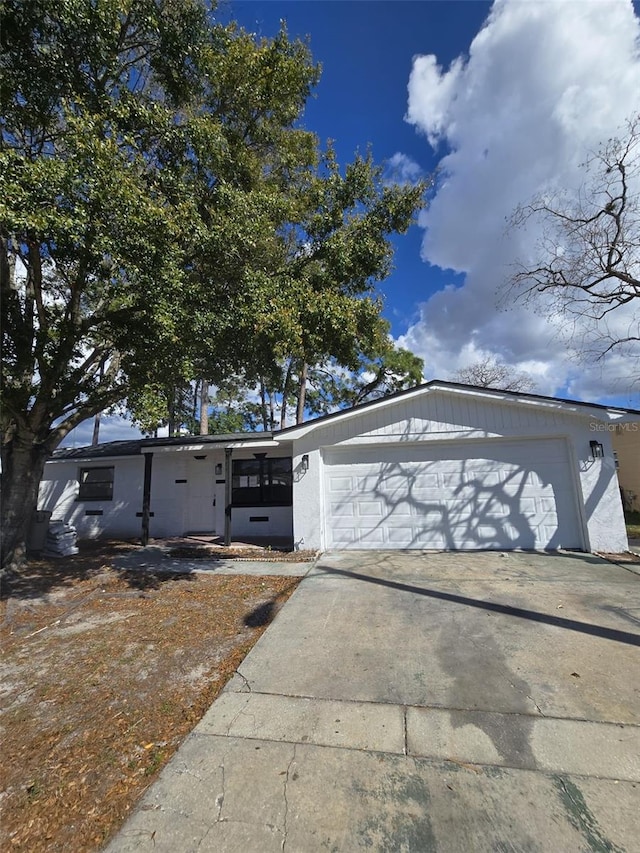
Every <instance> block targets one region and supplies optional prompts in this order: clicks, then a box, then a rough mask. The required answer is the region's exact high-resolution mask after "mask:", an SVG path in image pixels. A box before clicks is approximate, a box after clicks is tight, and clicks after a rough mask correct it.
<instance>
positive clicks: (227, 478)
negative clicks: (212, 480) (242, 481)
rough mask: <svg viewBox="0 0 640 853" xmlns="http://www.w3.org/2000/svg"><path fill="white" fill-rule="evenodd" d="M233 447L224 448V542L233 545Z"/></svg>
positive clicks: (227, 545) (226, 544)
mask: <svg viewBox="0 0 640 853" xmlns="http://www.w3.org/2000/svg"><path fill="white" fill-rule="evenodd" d="M232 453H233V449H232V448H231V447H225V449H224V544H225V546H226V547H229V545H231V495H232V490H231V487H232V483H231V454H232Z"/></svg>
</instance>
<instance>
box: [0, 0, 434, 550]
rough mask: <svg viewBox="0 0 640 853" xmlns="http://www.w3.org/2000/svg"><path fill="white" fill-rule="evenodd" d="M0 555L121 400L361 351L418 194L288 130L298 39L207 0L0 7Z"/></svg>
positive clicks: (370, 342) (302, 88) (51, 0)
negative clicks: (87, 434) (239, 24)
mask: <svg viewBox="0 0 640 853" xmlns="http://www.w3.org/2000/svg"><path fill="white" fill-rule="evenodd" d="M0 14H1V16H2V20H1V21H0V33H1V38H2V72H3V74H2V82H1V88H0V101H1V114H2V124H1V139H0V171H1V173H2V175H3V178H4V186H3V194H2V197H1V198H0V278H1V281H0V283H1V287H2V321H3V387H2V496H3V501H2V559H3V564H5V563H6V561H8V560H11V559H14V558H16V559H17V558H19V557H20V556H21V554H22V553H23V550H24V548H23V545H24V539H25V534H26V531H27V528H28V524H29V520H30V516H31V512H32V510H33V509H34V508H35V506H36V501H37V494H38V486H39V482H40V479H41V476H42V471H43V466H44V463H45V461H46V459H47V458H48V457H49V456H50V454H51V453H52V452H53V450H54V449H55V447H56V446H57V445H58V444H59V443H60V442H61V441H62V440H63V438H64V437H65V436H66V435H67V434H68V433H69V431H70V430H71V429H73V428H74V427H75V426H77V425H78V424H79V423H80V422H82V421H83V420H85V419H87V418H90V417H92V416H94V415H95V414H96V413H97V412H99V411H102V410H104V409H105V408H108V407H109V406H111V405H113V404H115V403H117V402H120V401H122V400H124V399H125V398H128V399H129V400H131V401H137V400H146V401H148V400H150V399H153V398H154V390H155V389H172V388H179V387H181V386H184V383H185V382H189V381H191V380H193V379H195V378H199V377H200V378H201V377H203V376H205V377H209V378H214V377H219V376H225V375H227V374H230V373H237V372H244V373H249V374H251V373H252V374H253V375H255V376H258V375H259V372H260V370H263V369H264V365H265V364H267V365H274V364H276V363H278V361H279V360H281V359H283V358H285V357H289V358H291V357H294V356H295V357H296V358H297V359H301V360H308V361H309V362H310V363H314V360H317V359H318V358H325V357H334V358H336V359H338V360H339V361H340V363H345V364H348V363H354V362H355V361H356V360H357V358H358V357H359V355H360V354H361V353H362V352H366V351H367V349H372V348H375V342H376V341H378V340H379V337H380V334H381V328H382V327H381V324H380V316H379V315H380V304H379V302H378V300H377V298H376V296H375V293H374V290H373V286H374V283H375V282H376V281H378V280H380V278H381V277H383V275H384V274H385V271H386V270H387V269H388V265H389V263H390V257H391V249H390V245H389V242H388V239H387V238H388V236H389V235H390V234H391V233H393V232H395V231H402V230H404V229H405V228H406V227H408V224H409V223H410V221H411V218H412V216H413V213H414V212H415V210H416V208H417V207H418V206H419V205H420V204H421V199H422V194H423V187H414V188H405V189H402V188H386V187H383V186H382V185H381V182H380V179H379V171H378V170H376V169H375V167H374V166H373V164H372V163H371V160H370V158H362V157H359V158H356V160H355V161H354V163H353V164H352V165H351V166H349V167H348V168H347V169H346V171H344V172H342V171H341V170H340V169H339V168H338V166H337V164H336V163H335V162H334V160H333V157H332V155H331V152H329V153H328V154H325V155H324V156H321V155H320V154H319V148H318V140H317V139H316V137H315V136H314V135H313V134H310V133H308V132H306V131H304V130H302V129H300V127H299V125H298V119H299V117H300V115H301V111H302V108H303V106H304V104H305V101H306V98H307V97H308V95H309V92H310V90H311V88H312V86H313V85H314V84H315V82H316V81H317V79H318V69H317V68H316V67H315V66H314V65H313V63H312V60H311V56H310V54H309V51H308V49H307V47H306V46H305V45H304V44H302V43H300V42H291V41H290V40H289V39H288V37H287V35H286V31H284V30H283V31H282V32H281V33H280V34H279V36H278V37H276V38H275V39H273V40H256V39H255V37H253V36H251V35H249V34H247V33H245V32H243V31H242V30H239V29H237V28H236V27H235V26H233V25H230V26H227V27H223V26H220V25H218V24H216V23H215V20H214V18H213V8H212V5H211V4H210V3H207V2H205V0H63V1H62V2H60V0H30V2H27V3H25V2H22V1H21V0H2V1H1V2H0Z"/></svg>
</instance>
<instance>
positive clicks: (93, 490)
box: [77, 466, 114, 501]
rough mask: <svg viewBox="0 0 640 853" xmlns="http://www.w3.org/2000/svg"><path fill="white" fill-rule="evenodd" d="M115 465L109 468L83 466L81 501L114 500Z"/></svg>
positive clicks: (80, 479) (81, 472)
mask: <svg viewBox="0 0 640 853" xmlns="http://www.w3.org/2000/svg"><path fill="white" fill-rule="evenodd" d="M113 471H114V469H113V466H111V467H109V468H81V469H80V476H79V477H78V480H79V481H80V489H79V490H78V498H77V499H78V500H79V501H112V500H113Z"/></svg>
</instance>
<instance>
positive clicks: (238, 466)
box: [231, 457, 293, 506]
mask: <svg viewBox="0 0 640 853" xmlns="http://www.w3.org/2000/svg"><path fill="white" fill-rule="evenodd" d="M292 482H293V474H292V464H291V458H287V457H282V458H272V459H265V458H260V459H234V460H233V461H232V482H231V489H232V491H231V502H232V504H233V506H291V504H292V502H293V498H292V495H293V488H292Z"/></svg>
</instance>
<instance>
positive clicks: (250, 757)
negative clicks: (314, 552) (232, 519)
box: [108, 552, 640, 853]
mask: <svg viewBox="0 0 640 853" xmlns="http://www.w3.org/2000/svg"><path fill="white" fill-rule="evenodd" d="M639 588H640V578H639V577H638V576H637V575H635V574H633V573H632V572H630V571H628V570H626V569H625V568H623V567H620V566H616V565H612V564H609V563H607V562H605V561H603V560H600V559H599V558H597V557H593V556H589V555H577V554H564V555H554V556H549V555H542V554H528V553H511V554H499V553H478V554H455V553H445V554H417V553H389V552H385V553H372V552H367V553H364V552H358V553H356V552H352V553H340V554H337V553H336V554H327V555H324V556H323V557H322V558H321V560H320V561H319V562H318V563H317V565H316V566H315V567H314V569H313V570H312V571H311V572H310V573H309V575H308V576H307V577H306V578H305V579H304V580H303V581H302V583H301V584H300V586H299V588H298V589H297V591H296V592H295V593H294V595H293V596H292V597H291V599H290V600H289V601H288V602H287V604H286V605H285V606H284V608H283V609H282V611H281V612H280V614H279V615H278V617H277V618H276V620H275V622H274V623H273V624H272V625H271V626H270V627H269V629H268V630H267V631H266V633H265V634H264V635H263V637H262V638H261V640H260V641H259V642H258V643H257V644H256V646H255V647H254V649H253V650H252V651H251V653H250V654H249V655H248V656H247V658H246V659H245V661H244V663H243V665H242V668H241V671H240V672H239V673H238V674H237V675H236V676H235V677H234V678H233V680H232V681H231V682H230V683H229V684H228V685H227V688H226V689H225V691H224V693H223V694H222V695H221V696H220V697H219V699H218V700H217V701H216V702H215V703H214V704H213V705H212V707H211V709H210V710H209V711H208V713H207V714H206V716H205V717H204V718H203V720H202V721H201V723H200V724H199V725H198V726H197V728H196V729H195V730H194V732H193V733H192V734H191V735H190V736H189V737H188V738H187V740H186V741H185V743H184V744H183V746H182V747H181V749H180V750H179V751H178V752H177V753H176V755H175V756H174V758H173V759H172V761H171V762H170V764H169V765H168V766H167V767H166V768H165V770H164V771H163V773H162V774H161V776H160V778H159V779H158V781H157V782H156V783H155V784H154V785H153V786H152V787H151V788H150V789H149V791H148V792H147V794H146V795H145V796H144V798H143V799H142V801H141V803H140V805H139V807H138V809H137V810H136V812H135V814H134V815H133V816H132V818H131V819H130V820H129V821H128V823H127V824H125V826H124V827H123V829H122V830H121V832H120V833H119V835H118V836H117V837H116V838H115V839H114V840H113V841H112V843H111V844H110V845H109V847H108V851H109V853H116V851H117V853H124V851H134V850H135V851H139V850H154V851H156V853H160V851H172V853H182V851H191V850H196V849H197V850H199V851H238V853H252V851H256V853H263V851H282V850H284V851H292V853H304V851H321V850H330V851H352V850H360V849H368V850H379V851H420V853H422V852H423V851H432V850H433V851H474V853H475V851H563V853H570V851H587V850H593V851H625V850H626V851H636V850H638V849H640V847H639V842H638V839H639V838H640V819H639V817H638V815H640V785H639V784H638V783H639V782H640V760H639V756H640V703H639V702H638V699H639V694H640V667H639V663H640V661H639V658H640V656H639V655H638V645H640V631H639V626H640V596H639V594H638V591H639Z"/></svg>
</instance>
